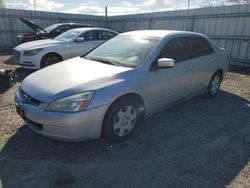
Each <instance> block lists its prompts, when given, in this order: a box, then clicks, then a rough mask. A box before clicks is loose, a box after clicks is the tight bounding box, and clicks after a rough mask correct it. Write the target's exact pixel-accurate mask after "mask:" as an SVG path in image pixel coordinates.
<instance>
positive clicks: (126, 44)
mask: <svg viewBox="0 0 250 188" xmlns="http://www.w3.org/2000/svg"><path fill="white" fill-rule="evenodd" d="M158 42H159V39H158V38H148V37H140V36H126V35H119V36H117V37H114V38H112V39H110V40H108V41H107V42H105V43H104V44H102V45H101V46H99V47H97V48H96V49H95V50H93V51H92V52H90V53H89V54H88V55H86V56H85V58H87V59H105V60H110V61H112V62H115V63H117V65H121V66H128V67H136V66H138V65H140V64H142V63H143V62H144V60H145V59H146V57H147V56H148V55H149V53H150V52H151V51H152V50H153V48H154V47H155V46H156V45H157V44H158Z"/></svg>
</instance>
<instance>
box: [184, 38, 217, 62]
mask: <svg viewBox="0 0 250 188" xmlns="http://www.w3.org/2000/svg"><path fill="white" fill-rule="evenodd" d="M186 40H187V43H188V45H189V46H190V51H191V54H192V58H195V57H200V56H205V55H208V54H212V53H214V49H213V48H212V46H211V45H210V44H209V43H208V41H207V40H206V39H204V38H202V37H186Z"/></svg>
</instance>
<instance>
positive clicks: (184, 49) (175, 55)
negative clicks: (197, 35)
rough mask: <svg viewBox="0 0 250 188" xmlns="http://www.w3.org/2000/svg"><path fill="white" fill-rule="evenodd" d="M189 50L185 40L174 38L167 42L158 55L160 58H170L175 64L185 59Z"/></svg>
mask: <svg viewBox="0 0 250 188" xmlns="http://www.w3.org/2000/svg"><path fill="white" fill-rule="evenodd" d="M188 56H189V49H188V46H187V43H186V41H185V38H183V37H182V38H176V39H172V40H171V41H169V42H168V43H167V44H166V46H165V47H164V48H163V50H162V51H161V53H160V56H159V59H160V58H171V59H174V60H175V61H176V62H179V61H182V60H185V59H187V58H188Z"/></svg>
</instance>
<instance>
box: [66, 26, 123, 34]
mask: <svg viewBox="0 0 250 188" xmlns="http://www.w3.org/2000/svg"><path fill="white" fill-rule="evenodd" d="M91 30H102V31H103V30H104V31H110V32H113V33H117V34H118V32H116V31H113V30H110V29H106V28H99V27H86V28H81V27H80V28H75V29H71V30H70V31H80V32H84V31H91Z"/></svg>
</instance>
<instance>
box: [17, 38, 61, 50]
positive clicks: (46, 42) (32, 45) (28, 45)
mask: <svg viewBox="0 0 250 188" xmlns="http://www.w3.org/2000/svg"><path fill="white" fill-rule="evenodd" d="M62 43H65V42H64V41H58V40H52V39H43V40H36V41H31V42H25V43H23V44H20V45H18V46H17V47H15V50H17V51H25V50H32V49H37V48H45V47H48V46H54V45H61V44H62Z"/></svg>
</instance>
